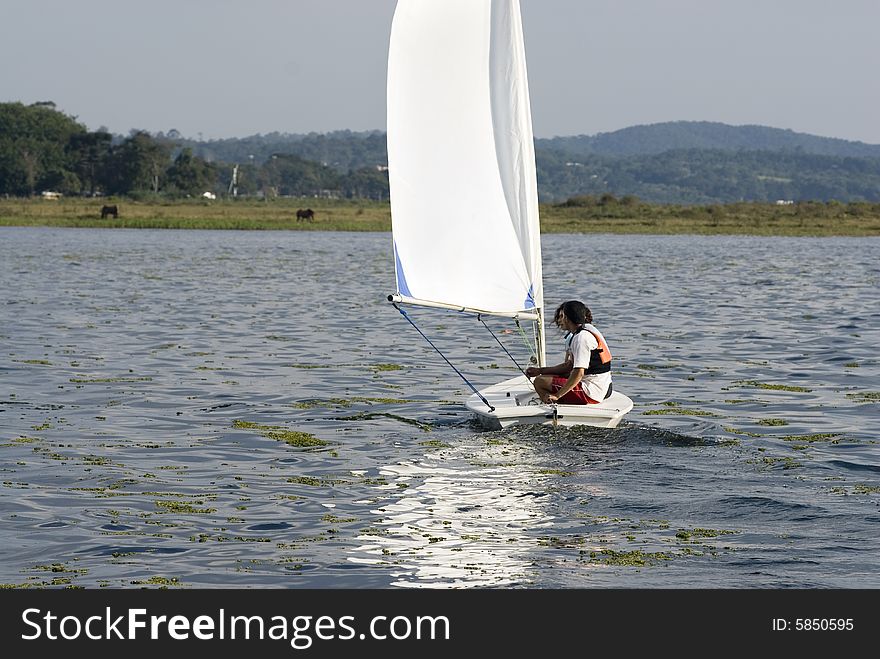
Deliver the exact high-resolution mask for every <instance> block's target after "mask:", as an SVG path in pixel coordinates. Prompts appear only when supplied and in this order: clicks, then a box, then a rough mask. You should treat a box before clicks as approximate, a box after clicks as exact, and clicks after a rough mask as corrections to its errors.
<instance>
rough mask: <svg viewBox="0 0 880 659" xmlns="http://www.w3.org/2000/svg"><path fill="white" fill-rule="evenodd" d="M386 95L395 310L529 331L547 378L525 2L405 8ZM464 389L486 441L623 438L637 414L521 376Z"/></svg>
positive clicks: (398, 12)
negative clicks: (545, 389) (546, 428)
mask: <svg viewBox="0 0 880 659" xmlns="http://www.w3.org/2000/svg"><path fill="white" fill-rule="evenodd" d="M387 93H388V98H387V101H388V115H387V116H388V126H387V136H388V169H389V172H388V173H389V181H390V186H391V218H392V238H393V253H394V264H395V275H396V283H397V291H396V292H395V293H394V294H391V295H389V296H388V300H389V301H390V302H392V303H393V304H394V305H395V307H397V308H398V310H400V311H401V313H403V314H404V316H406V317H407V319H408V320H410V322H411V323H412V322H413V321H412V320H411V319H410V318H409V316H408V315H407V314H406V312H405V311H404V310H403V307H405V306H406V305H419V306H423V307H434V308H441V309H452V310H455V311H459V312H464V313H470V314H477V315H478V316H480V317H482V316H500V317H504V318H509V319H513V320H514V321H515V322H517V323H520V322H521V321H522V322H527V323H532V324H533V326H532V332H533V334H532V336H533V339H534V349H533V352H534V356H533V359H534V361H535V363H536V364H537V365H538V366H544V365H545V364H546V357H545V354H546V346H545V336H546V335H545V331H544V316H545V310H544V291H543V282H542V263H541V236H540V226H539V218H538V193H537V176H536V168H535V153H534V139H533V136H532V119H531V109H530V105H529V89H528V80H527V76H526V60H525V49H524V45H523V35H522V22H521V17H520V9H519V1H518V0H398V3H397V7H396V9H395V13H394V19H393V22H392V28H391V42H390V48H389V55H388V90H387ZM413 325H414V326H415V324H414V323H413ZM417 329H418V328H417ZM419 331H420V332H421V330H419ZM423 336H424V334H423ZM425 338H426V339H428V337H425ZM428 341H429V342H430V339H428ZM432 345H433V344H432ZM502 347H503V346H502ZM438 352H439V351H438ZM441 354H442V353H441ZM444 358H445V357H444ZM447 361H448V360H447ZM450 365H451V364H450ZM453 368H455V367H454V366H453ZM456 370H457V369H456ZM459 375H461V373H460V372H459ZM462 378H463V379H465V382H467V383H468V385H469V386H471V388H472V390H473V392H474V393H473V395H471V396H470V397H469V398H468V399H467V401H466V406H467V408H468V409H469V410H470V411H472V412H473V413H474V414H475V415H476V417H477V419H478V420H479V421H480V422H481V423H482V424H483V425H485V426H487V427H490V428H503V427H507V426H510V425H514V424H524V423H546V424H559V425H577V424H585V425H590V426H599V427H605V428H613V427H615V426H616V425H617V424H618V423H619V422H620V420H621V419H622V418H623V416H624V415H625V414H626V413H627V412H628V411H629V410H630V409H632V405H633V404H632V401H631V400H630V399H629V398H627V397H626V396H624V395H623V394H621V393H618V392H614V393H613V394H612V395H611V396H610V397H609V398H607V399H606V400H604V401H603V402H601V403H600V404H597V405H592V404H591V405H560V404H556V405H545V404H543V403H541V401H540V400H539V399H538V398H537V396H536V394H535V391H534V388H533V386H532V383H531V381H530V380H529V378H527V377H526V376H525V374H524V373H523V374H522V375H520V376H518V377H515V378H511V379H508V380H506V381H504V382H501V383H498V384H495V385H493V386H490V387H487V388H485V389H482V390H479V389H477V388H476V387H474V386H473V385H471V384H470V382H468V380H467V378H465V377H464V376H463V375H462Z"/></svg>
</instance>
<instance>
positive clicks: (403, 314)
mask: <svg viewBox="0 0 880 659" xmlns="http://www.w3.org/2000/svg"><path fill="white" fill-rule="evenodd" d="M393 306H394V308H395V309H397V310H398V311H399V312H400V315H401V316H403V317H404V318H406V319H407V321H409V324H410V325H412V326H413V327H415V328H416V331H417V332H418V333H419V334H421V335H422V338H423V339H425V341H427V342H428V345H430V346H431V347H432V348H434V350H436V351H437V354H438V355H440V356H441V357H443V360H444V361H445V362H446V363H447V364H449V366H450V368H452V370H453V371H455V372H456V373H458V377H460V378H461V379H462V380H464V383H465V384H466V385H467V386H469V387H470V388H471V391H473V392H474V393H475V394H477V396H479V398H480V400H481V401H483V402H484V403H486V407H488V408H489V411H490V412H494V411H495V408H494V407H492V405H491V404H489V401H488V400H486V397H485V396H483V394H481V393H480V392H479V391H478V390H477V388H476V387H475V386H474V385H472V384H471V383H470V381H469V380H468V379H467V378H466V377H465V376H464V375H463V374H462V372H461V371H459V370H458V369H457V368H455V366H454V365H453V363H452V362H451V361H449V360H448V359H446V355H444V354H443V353H442V352H440V349H439V348H438V347H437V346H435V345H434V344H433V343H432V342H431V339H429V338H428V337H427V336H425V333H424V332H423V331H422V330H420V329H419V327H418V325H416V324H415V323H414V322H413V320H412V318H410V317H409V314H407V313H406V311H404V310H403V309H401V308H400V307H398V306H397V304H394V305H393Z"/></svg>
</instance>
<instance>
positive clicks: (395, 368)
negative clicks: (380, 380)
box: [369, 364, 403, 373]
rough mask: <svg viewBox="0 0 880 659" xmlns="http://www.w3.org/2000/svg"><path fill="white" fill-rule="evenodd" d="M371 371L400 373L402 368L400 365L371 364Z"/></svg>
mask: <svg viewBox="0 0 880 659" xmlns="http://www.w3.org/2000/svg"><path fill="white" fill-rule="evenodd" d="M369 368H370V369H371V370H373V371H375V372H377V373H382V372H384V371H402V370H403V366H401V365H400V364H372V365H370V367H369Z"/></svg>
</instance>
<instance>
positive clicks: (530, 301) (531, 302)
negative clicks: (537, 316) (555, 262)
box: [523, 284, 535, 309]
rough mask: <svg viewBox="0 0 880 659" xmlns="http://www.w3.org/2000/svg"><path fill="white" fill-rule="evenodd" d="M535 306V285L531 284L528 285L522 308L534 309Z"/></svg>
mask: <svg viewBox="0 0 880 659" xmlns="http://www.w3.org/2000/svg"><path fill="white" fill-rule="evenodd" d="M534 308H535V285H534V284H532V285H531V286H529V292H528V295H526V301H525V302H523V309H534Z"/></svg>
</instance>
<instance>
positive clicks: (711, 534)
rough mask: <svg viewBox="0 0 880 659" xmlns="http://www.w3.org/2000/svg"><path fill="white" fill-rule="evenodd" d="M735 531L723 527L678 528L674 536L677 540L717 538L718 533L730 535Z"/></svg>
mask: <svg viewBox="0 0 880 659" xmlns="http://www.w3.org/2000/svg"><path fill="white" fill-rule="evenodd" d="M733 533H736V531H726V530H724V529H722V530H720V531H716V530H715V529H700V528H697V529H679V531H678V532H677V533H676V534H675V537H676V538H678V539H679V540H691V539H696V538H717V537H718V536H719V535H730V534H733Z"/></svg>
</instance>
